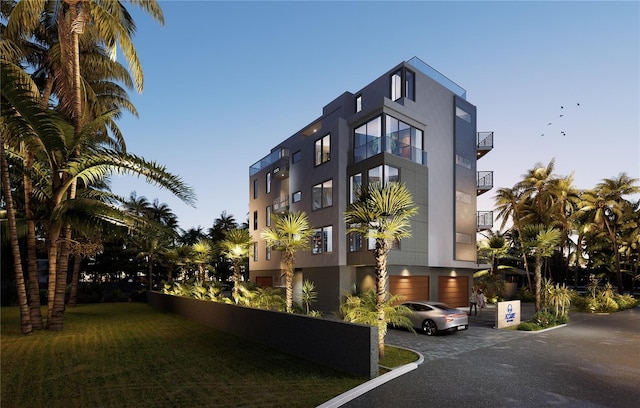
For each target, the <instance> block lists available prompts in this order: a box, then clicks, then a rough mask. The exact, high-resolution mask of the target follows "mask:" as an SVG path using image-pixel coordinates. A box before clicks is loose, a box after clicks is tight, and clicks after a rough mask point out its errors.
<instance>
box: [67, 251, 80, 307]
mask: <svg viewBox="0 0 640 408" xmlns="http://www.w3.org/2000/svg"><path fill="white" fill-rule="evenodd" d="M81 262H82V256H81V255H80V254H78V253H76V254H75V256H74V257H73V272H72V275H71V291H70V293H69V302H68V305H69V306H70V307H75V306H77V304H78V281H79V280H80V263H81Z"/></svg>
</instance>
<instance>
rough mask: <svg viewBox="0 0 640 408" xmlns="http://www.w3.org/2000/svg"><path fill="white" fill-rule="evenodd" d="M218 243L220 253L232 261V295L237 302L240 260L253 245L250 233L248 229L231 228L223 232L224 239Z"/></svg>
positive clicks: (247, 256)
mask: <svg viewBox="0 0 640 408" xmlns="http://www.w3.org/2000/svg"><path fill="white" fill-rule="evenodd" d="M219 245H220V249H221V253H222V254H223V255H224V256H225V257H227V258H228V259H229V260H230V261H231V262H232V263H233V294H232V297H233V298H234V300H235V301H236V303H238V296H239V295H240V292H239V288H240V269H241V262H242V261H243V260H245V259H248V258H249V253H250V251H251V248H252V247H253V241H252V240H251V234H249V230H246V229H238V228H233V229H231V230H229V231H226V232H225V233H224V239H223V240H222V241H221V242H220V243H219Z"/></svg>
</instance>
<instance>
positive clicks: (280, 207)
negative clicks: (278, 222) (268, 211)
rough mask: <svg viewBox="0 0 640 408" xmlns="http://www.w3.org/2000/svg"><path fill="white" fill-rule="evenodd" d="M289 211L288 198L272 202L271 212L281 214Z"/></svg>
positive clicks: (279, 198)
mask: <svg viewBox="0 0 640 408" xmlns="http://www.w3.org/2000/svg"><path fill="white" fill-rule="evenodd" d="M287 210H289V197H278V198H276V199H275V200H273V212H274V213H282V212H285V211H287Z"/></svg>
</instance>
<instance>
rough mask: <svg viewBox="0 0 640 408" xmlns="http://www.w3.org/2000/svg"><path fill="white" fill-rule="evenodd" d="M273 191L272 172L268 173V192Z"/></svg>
mask: <svg viewBox="0 0 640 408" xmlns="http://www.w3.org/2000/svg"><path fill="white" fill-rule="evenodd" d="M270 192H271V172H268V173H267V194H269V193H270Z"/></svg>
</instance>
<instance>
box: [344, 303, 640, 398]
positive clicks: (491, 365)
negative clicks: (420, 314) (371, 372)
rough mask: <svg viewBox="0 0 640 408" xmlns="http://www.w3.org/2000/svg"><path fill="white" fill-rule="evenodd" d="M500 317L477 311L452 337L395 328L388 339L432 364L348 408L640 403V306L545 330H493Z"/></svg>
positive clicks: (578, 318)
mask: <svg viewBox="0 0 640 408" xmlns="http://www.w3.org/2000/svg"><path fill="white" fill-rule="evenodd" d="M529 312H530V311H528V310H525V309H523V320H526V317H525V315H526V314H527V313H529ZM492 317H493V316H492V314H491V313H487V311H485V312H484V315H483V316H481V317H475V316H472V317H471V319H470V326H471V327H470V329H469V330H467V331H464V332H458V333H454V334H452V335H443V336H437V337H428V336H424V335H417V336H416V335H413V334H411V333H409V332H403V331H397V330H391V331H389V334H388V335H387V343H388V344H393V345H398V346H404V347H407V348H411V349H414V350H416V351H418V352H420V353H421V354H422V355H423V356H424V359H425V361H424V363H423V364H421V365H420V366H419V367H418V368H417V369H416V370H414V371H411V372H409V373H407V374H405V375H403V376H401V377H398V378H396V379H394V380H391V381H390V382H388V383H385V384H382V385H380V386H379V387H377V388H375V389H373V390H371V391H369V392H367V393H366V394H364V395H362V396H360V397H358V398H356V399H354V400H352V401H350V402H348V403H346V404H344V405H343V406H344V407H351V408H359V407H394V406H399V407H402V408H410V407H438V408H444V407H491V408H498V407H532V408H539V407H548V406H554V407H555V406H558V407H585V408H592V407H593V408H595V407H613V408H615V407H621V408H622V407H624V408H627V407H628V408H632V407H634V408H635V407H638V406H640V308H635V309H633V310H627V311H623V312H619V313H615V314H612V315H590V314H584V313H575V314H574V313H572V314H571V316H570V322H569V324H568V325H567V326H564V327H560V328H556V329H553V330H548V331H544V332H538V333H527V332H518V331H510V330H497V329H493V328H492V325H493V324H492V321H493V320H492Z"/></svg>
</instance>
